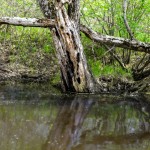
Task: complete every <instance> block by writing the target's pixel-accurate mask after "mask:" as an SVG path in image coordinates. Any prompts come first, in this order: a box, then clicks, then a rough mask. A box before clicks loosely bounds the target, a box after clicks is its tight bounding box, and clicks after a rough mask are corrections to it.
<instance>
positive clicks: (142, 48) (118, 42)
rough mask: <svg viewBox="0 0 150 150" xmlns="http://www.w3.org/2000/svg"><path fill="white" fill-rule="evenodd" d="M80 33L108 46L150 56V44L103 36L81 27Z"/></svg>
mask: <svg viewBox="0 0 150 150" xmlns="http://www.w3.org/2000/svg"><path fill="white" fill-rule="evenodd" d="M80 31H81V32H83V33H84V34H85V35H86V36H87V37H89V38H90V39H92V40H94V41H95V42H99V43H102V44H106V45H111V46H113V45H115V46H116V47H121V48H125V49H131V50H134V51H137V52H138V51H139V52H145V53H149V54H150V44H149V43H144V42H140V41H135V40H130V39H124V38H120V37H114V36H109V35H101V34H99V33H98V32H95V31H93V30H91V29H90V28H88V27H86V26H84V25H80Z"/></svg>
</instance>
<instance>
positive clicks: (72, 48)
mask: <svg viewBox="0 0 150 150" xmlns="http://www.w3.org/2000/svg"><path fill="white" fill-rule="evenodd" d="M39 3H40V7H41V9H42V11H43V14H44V16H45V17H46V18H53V16H54V19H55V27H54V28H51V31H52V35H53V40H54V43H55V47H56V51H57V57H58V60H59V64H60V70H61V77H62V85H63V86H62V87H63V90H64V91H70V92H96V91H98V90H97V89H98V88H97V85H98V84H97V83H96V81H95V80H94V78H93V76H92V74H91V73H90V71H89V69H88V65H87V62H86V58H85V56H84V53H83V46H82V44H81V41H80V36H79V32H78V28H79V27H78V26H79V23H78V22H79V21H78V20H79V1H70V0H60V1H49V3H47V0H39ZM65 4H67V5H68V10H67V8H66V7H65ZM52 5H53V7H50V6H52ZM47 6H49V7H47ZM47 9H50V11H49V12H52V13H49V15H47ZM51 9H53V10H51ZM69 10H72V12H71V11H69ZM74 12H76V13H75V14H74V15H73V13H74ZM51 15H52V16H51Z"/></svg>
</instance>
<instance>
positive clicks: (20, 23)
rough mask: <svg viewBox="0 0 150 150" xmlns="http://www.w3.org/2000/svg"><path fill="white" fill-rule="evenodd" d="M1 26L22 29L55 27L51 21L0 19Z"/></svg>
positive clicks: (14, 18)
mask: <svg viewBox="0 0 150 150" xmlns="http://www.w3.org/2000/svg"><path fill="white" fill-rule="evenodd" d="M1 24H8V25H14V26H23V27H53V26H55V21H54V20H52V19H36V18H20V17H13V18H11V17H2V18H0V25H1Z"/></svg>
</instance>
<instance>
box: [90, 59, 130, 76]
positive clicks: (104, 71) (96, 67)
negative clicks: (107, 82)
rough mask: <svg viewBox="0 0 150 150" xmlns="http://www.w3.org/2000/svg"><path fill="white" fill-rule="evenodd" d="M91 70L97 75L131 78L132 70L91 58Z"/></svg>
mask: <svg viewBox="0 0 150 150" xmlns="http://www.w3.org/2000/svg"><path fill="white" fill-rule="evenodd" d="M89 64H90V67H91V70H92V72H93V74H94V76H95V77H100V76H112V77H127V78H131V73H130V71H129V72H127V71H125V70H123V69H122V68H121V67H120V66H115V65H103V64H102V63H101V61H94V60H93V59H90V60H89Z"/></svg>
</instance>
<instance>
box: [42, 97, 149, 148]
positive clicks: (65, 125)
mask: <svg viewBox="0 0 150 150" xmlns="http://www.w3.org/2000/svg"><path fill="white" fill-rule="evenodd" d="M148 141H150V103H149V102H147V101H145V100H139V99H136V98H132V97H128V98H126V99H124V100H119V99H118V100H116V99H115V101H113V100H111V101H110V102H109V101H108V98H106V97H103V98H98V97H94V96H93V97H91V96H76V97H75V98H74V100H73V101H71V102H70V101H69V102H68V101H67V100H66V101H65V103H64V105H63V106H62V107H60V110H59V112H58V114H57V117H56V120H55V122H54V124H53V127H52V128H51V130H50V132H49V136H48V138H47V141H46V143H45V144H44V145H43V150H71V149H73V150H91V149H92V150H99V149H105V150H116V149H118V150H123V149H127V150H130V149H132V150H133V149H136V150H137V149H139V150H142V149H143V150H145V149H147V150H148V149H150V144H149V142H148Z"/></svg>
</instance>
